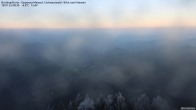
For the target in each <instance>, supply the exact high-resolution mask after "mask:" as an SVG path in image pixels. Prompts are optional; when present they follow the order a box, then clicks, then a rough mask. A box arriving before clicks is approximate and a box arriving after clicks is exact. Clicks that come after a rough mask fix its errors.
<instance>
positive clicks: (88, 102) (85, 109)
mask: <svg viewBox="0 0 196 110" xmlns="http://www.w3.org/2000/svg"><path fill="white" fill-rule="evenodd" d="M78 110H94V101H93V100H92V99H90V98H89V97H88V96H86V97H85V99H84V100H83V101H82V102H81V103H80V105H79V106H78Z"/></svg>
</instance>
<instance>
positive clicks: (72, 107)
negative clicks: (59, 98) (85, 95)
mask: <svg viewBox="0 0 196 110" xmlns="http://www.w3.org/2000/svg"><path fill="white" fill-rule="evenodd" d="M68 110H74V106H73V103H72V102H71V101H70V102H69V106H68Z"/></svg>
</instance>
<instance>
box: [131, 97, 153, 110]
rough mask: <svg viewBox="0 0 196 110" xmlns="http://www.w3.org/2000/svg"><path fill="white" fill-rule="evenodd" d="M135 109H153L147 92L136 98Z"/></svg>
mask: <svg viewBox="0 0 196 110" xmlns="http://www.w3.org/2000/svg"><path fill="white" fill-rule="evenodd" d="M134 110H151V103H150V99H149V97H148V96H147V95H146V94H143V95H141V96H140V97H138V98H137V99H136V101H135V104H134Z"/></svg>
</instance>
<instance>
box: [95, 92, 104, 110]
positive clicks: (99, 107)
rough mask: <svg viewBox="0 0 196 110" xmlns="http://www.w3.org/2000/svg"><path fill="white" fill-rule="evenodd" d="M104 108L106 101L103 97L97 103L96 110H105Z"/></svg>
mask: <svg viewBox="0 0 196 110" xmlns="http://www.w3.org/2000/svg"><path fill="white" fill-rule="evenodd" d="M104 106H105V100H104V98H103V96H102V95H101V96H100V97H98V98H97V99H96V101H95V110H103V109H104Z"/></svg>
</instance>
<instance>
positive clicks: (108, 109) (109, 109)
mask: <svg viewBox="0 0 196 110" xmlns="http://www.w3.org/2000/svg"><path fill="white" fill-rule="evenodd" d="M113 104H114V97H113V96H112V95H108V96H107V98H106V99H105V107H104V109H105V110H113V107H114V105H113Z"/></svg>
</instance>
